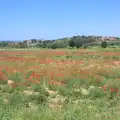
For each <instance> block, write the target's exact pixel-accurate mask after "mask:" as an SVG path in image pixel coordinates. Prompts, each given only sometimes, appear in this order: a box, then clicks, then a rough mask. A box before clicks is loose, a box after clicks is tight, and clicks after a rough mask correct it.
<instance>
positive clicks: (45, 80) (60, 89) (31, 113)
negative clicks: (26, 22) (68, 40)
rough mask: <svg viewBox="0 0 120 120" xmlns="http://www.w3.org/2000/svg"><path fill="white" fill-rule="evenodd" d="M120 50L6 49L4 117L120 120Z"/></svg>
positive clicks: (0, 54) (1, 90)
mask: <svg viewBox="0 0 120 120" xmlns="http://www.w3.org/2000/svg"><path fill="white" fill-rule="evenodd" d="M119 51H120V49H119V48H117V49H113V48H107V49H100V48H99V49H97V48H96V49H79V50H76V49H73V50H68V49H56V50H48V49H45V50H44V49H42V50H39V49H31V50H15V49H14V50H1V51H0V106H1V107H0V119H1V120H36V119H41V120H88V119H89V120H96V119H98V120H109V119H111V120H112V119H114V120H119V110H120V94H119V86H120V73H119V71H120V63H119V60H120V57H119Z"/></svg>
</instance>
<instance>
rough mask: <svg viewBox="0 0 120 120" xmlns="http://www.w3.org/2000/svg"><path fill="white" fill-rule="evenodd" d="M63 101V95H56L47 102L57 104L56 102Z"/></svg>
mask: <svg viewBox="0 0 120 120" xmlns="http://www.w3.org/2000/svg"><path fill="white" fill-rule="evenodd" d="M64 101H65V99H64V98H63V97H61V96H57V97H55V98H51V99H50V100H49V101H48V102H49V103H52V104H56V105H58V104H63V103H64Z"/></svg>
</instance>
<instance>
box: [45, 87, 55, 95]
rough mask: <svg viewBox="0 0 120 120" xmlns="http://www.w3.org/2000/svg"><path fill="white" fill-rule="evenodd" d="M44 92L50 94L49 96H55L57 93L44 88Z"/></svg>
mask: <svg viewBox="0 0 120 120" xmlns="http://www.w3.org/2000/svg"><path fill="white" fill-rule="evenodd" d="M46 91H47V92H48V93H49V94H50V95H55V94H57V92H55V91H52V90H49V89H48V88H46Z"/></svg>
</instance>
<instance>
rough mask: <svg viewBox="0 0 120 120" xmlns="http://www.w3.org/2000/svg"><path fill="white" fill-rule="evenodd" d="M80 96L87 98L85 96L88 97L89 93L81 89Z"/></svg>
mask: <svg viewBox="0 0 120 120" xmlns="http://www.w3.org/2000/svg"><path fill="white" fill-rule="evenodd" d="M81 94H82V95H85V96H87V95H89V91H88V90H86V89H84V88H82V89H81Z"/></svg>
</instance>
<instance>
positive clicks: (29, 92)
mask: <svg viewBox="0 0 120 120" xmlns="http://www.w3.org/2000/svg"><path fill="white" fill-rule="evenodd" d="M23 93H24V94H26V95H37V94H39V93H38V92H33V91H30V90H25V91H24V92H23Z"/></svg>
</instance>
